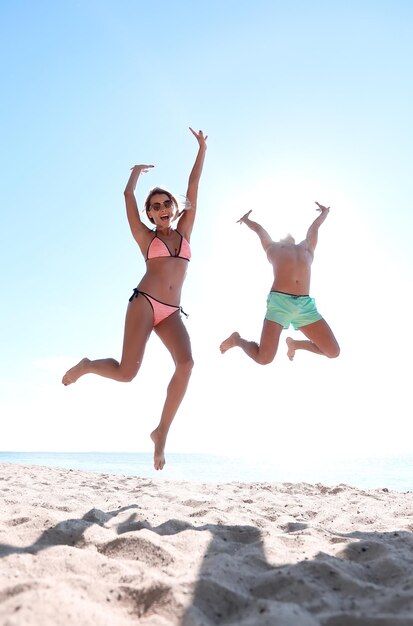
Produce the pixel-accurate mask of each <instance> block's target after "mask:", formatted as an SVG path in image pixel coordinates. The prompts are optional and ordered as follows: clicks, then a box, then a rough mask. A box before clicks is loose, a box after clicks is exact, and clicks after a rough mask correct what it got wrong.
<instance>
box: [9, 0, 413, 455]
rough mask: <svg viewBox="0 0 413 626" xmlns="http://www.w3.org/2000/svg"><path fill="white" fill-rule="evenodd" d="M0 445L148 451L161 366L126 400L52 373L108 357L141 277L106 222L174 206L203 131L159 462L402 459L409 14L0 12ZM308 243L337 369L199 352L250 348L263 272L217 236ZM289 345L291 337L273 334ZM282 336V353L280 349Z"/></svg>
mask: <svg viewBox="0 0 413 626" xmlns="http://www.w3.org/2000/svg"><path fill="white" fill-rule="evenodd" d="M0 7H1V15H0V23H1V26H0V28H1V37H0V64H1V75H2V93H3V95H2V98H1V99H0V112H1V115H0V120H1V121H0V123H1V151H0V165H1V172H2V184H1V186H0V203H1V246H0V254H1V267H2V297H1V302H2V304H1V313H0V315H1V318H0V319H1V326H0V333H1V335H0V339H1V354H2V359H1V374H2V376H1V382H0V391H1V395H0V411H1V414H2V419H3V428H2V444H1V448H2V449H8V450H19V449H22V450H30V449H33V450H41V449H46V450H137V451H145V450H150V449H151V445H150V442H149V440H148V433H149V432H150V430H151V429H152V428H153V427H154V425H155V424H156V422H157V419H158V417H159V413H160V408H161V406H162V403H163V399H164V394H165V388H166V384H167V382H168V380H169V376H170V375H171V363H170V358H169V355H168V354H167V353H165V351H164V350H163V349H162V347H161V346H160V345H159V343H158V340H157V339H156V338H153V339H151V340H150V342H149V345H148V348H147V353H146V357H145V358H146V360H145V363H144V365H143V367H142V370H141V372H140V373H139V375H138V377H137V378H136V379H135V381H133V382H132V383H131V384H130V385H119V384H116V383H114V382H112V381H106V380H101V379H97V378H93V377H85V378H84V379H82V380H81V381H79V383H77V384H76V385H73V386H71V387H70V388H64V387H63V386H62V385H61V383H60V380H61V376H62V374H63V373H64V371H65V370H66V369H67V367H68V366H70V365H72V364H73V363H75V362H77V361H78V360H79V359H80V358H81V357H83V356H89V357H91V358H100V357H105V356H113V357H115V358H119V356H120V350H121V342H122V333H123V321H124V314H125V310H126V305H127V300H128V297H129V295H130V292H131V290H132V288H133V287H134V286H135V285H136V284H137V282H138V279H139V278H140V276H141V275H142V273H143V271H144V263H143V261H142V259H141V258H140V254H139V250H138V248H137V246H136V244H135V242H134V240H133V238H132V236H131V235H130V232H129V227H128V224H127V221H126V217H125V211H124V204H123V189H124V186H125V183H126V180H127V178H128V175H129V168H130V167H131V166H132V165H133V164H135V163H142V162H143V163H153V164H155V166H156V168H155V169H154V170H152V171H151V172H150V173H148V174H146V176H145V177H144V178H142V180H141V181H140V186H139V187H138V190H137V196H138V200H139V201H140V203H141V204H142V200H143V198H144V197H145V195H146V192H147V190H148V189H149V188H150V187H152V186H154V185H156V184H162V185H165V186H167V187H168V188H170V189H171V190H172V191H173V192H175V193H176V194H178V195H179V194H184V193H185V191H186V183H187V177H188V174H189V170H190V168H191V166H192V162H193V159H194V156H195V153H196V142H195V141H194V139H193V137H192V135H191V134H190V132H189V131H188V127H189V126H192V127H194V128H196V129H200V128H201V129H203V130H204V131H205V132H206V133H208V135H209V139H208V144H209V147H208V153H207V157H206V162H205V168H204V174H203V179H202V181H201V187H200V193H199V215H198V217H197V222H196V225H195V230H194V234H193V239H192V242H191V243H192V248H193V260H192V261H191V264H190V269H189V274H188V278H187V282H186V285H185V287H184V294H183V300H182V305H183V307H184V309H185V310H188V311H189V312H190V318H189V320H188V321H187V322H186V323H187V326H188V330H189V332H190V335H191V338H192V343H193V350H194V357H195V361H196V367H195V370H194V374H193V377H192V381H191V384H190V388H189V391H188V394H187V397H186V399H185V400H184V404H183V405H182V408H181V410H180V412H179V414H178V417H177V419H176V421H175V423H174V425H173V428H172V430H171V434H170V439H169V442H168V443H169V448H168V449H169V450H170V451H186V452H190V451H207V452H224V453H233V454H237V453H247V452H249V453H251V454H253V455H264V456H266V457H268V456H270V457H278V456H279V455H281V456H284V457H285V458H286V459H288V460H289V461H290V462H294V463H296V462H297V463H298V462H299V459H300V458H304V457H311V456H314V455H315V456H318V457H320V456H322V455H328V454H330V455H333V456H334V455H338V454H340V455H350V454H361V455H363V454H368V455H372V454H381V453H393V452H398V451H412V443H411V441H412V437H411V435H412V428H411V422H410V419H409V416H410V415H411V401H410V387H411V380H410V379H411V354H412V340H411V334H412V332H411V329H410V323H409V322H410V317H411V311H412V304H413V301H412V293H411V291H412V266H413V256H412V251H411V250H412V246H411V237H412V230H413V229H412V226H413V219H412V209H411V191H410V186H411V164H412V155H411V153H412V139H413V130H412V122H411V112H412V110H413V97H412V84H413V83H412V71H411V60H412V58H413V5H412V3H411V2H410V1H408V0H406V1H401V0H386V1H380V0H374V1H373V0H372V1H368V0H366V1H360V0H357V1H355V0H354V1H352V0H346V1H344V0H341V1H337V2H327V1H325V2H323V1H317V0H311V1H310V0H308V1H303V0H298V1H297V2H291V3H286V2H280V1H278V0H272V1H264V0H256V1H255V2H244V1H243V0H241V1H240V0H223V1H222V0H220V1H216V0H208V2H207V1H203V0H202V1H200V2H193V1H191V2H190V1H188V2H186V1H181V0H177V1H175V2H165V1H161V2H156V3H151V2H140V1H135V2H132V1H119V2H118V1H116V2H115V0H112V1H107V0H96V1H91V0H84V1H78V2H76V1H74V0H73V1H70V2H69V1H67V2H64V1H62V2H51V1H39V2H36V3H33V2H29V1H28V0H27V1H19V0H15V1H14V2H6V1H4V0H3V1H2V2H1V3H0ZM315 200H318V201H319V202H322V203H325V204H329V205H331V212H330V215H329V217H328V220H327V221H326V223H325V224H324V225H323V227H322V230H321V231H320V239H319V246H318V248H317V251H316V259H315V262H314V266H313V282H312V295H313V296H314V297H315V298H316V300H317V304H318V307H319V309H320V312H321V313H322V314H323V315H324V316H325V318H326V319H327V321H328V322H329V323H330V325H331V326H332V327H333V330H334V331H335V334H336V336H337V338H338V340H339V342H340V345H341V349H342V354H341V356H340V358H339V359H337V360H334V361H329V360H327V359H323V358H321V357H317V356H315V355H310V354H305V353H299V354H297V356H296V359H295V361H294V363H290V362H289V361H288V359H287V358H286V356H285V347H284V339H285V337H286V336H287V333H286V332H285V333H283V336H282V340H281V343H280V350H279V354H278V355H277V357H276V360H275V361H274V363H273V364H271V365H269V366H267V367H260V366H257V365H255V364H254V363H252V362H251V361H250V360H248V359H247V358H246V357H245V356H244V355H243V354H242V353H241V351H238V350H232V351H230V352H229V353H227V354H226V355H224V356H222V355H221V354H220V352H219V344H220V342H221V341H222V339H224V338H225V337H226V336H227V335H228V334H229V333H230V332H231V331H233V330H239V331H240V332H241V333H242V334H243V335H245V336H247V337H248V338H250V339H258V338H259V333H260V330H261V324H262V320H263V317H264V314H265V300H266V295H267V292H268V290H269V288H270V285H271V281H272V274H271V268H270V266H269V265H268V263H267V262H266V259H265V256H264V254H263V252H262V250H260V248H259V243H258V240H256V239H254V235H253V233H251V232H248V231H247V229H244V228H240V227H239V226H238V225H236V224H235V221H236V219H238V217H240V215H242V214H243V213H244V212H245V211H246V210H249V209H251V208H252V209H254V214H253V216H254V217H255V219H257V220H258V221H260V222H261V223H262V224H263V225H264V226H265V227H266V228H267V230H269V232H270V233H271V234H272V235H273V237H274V238H278V237H280V236H282V235H283V234H284V233H285V232H286V231H287V230H290V231H292V232H293V234H294V235H296V236H297V237H302V236H304V235H305V232H306V229H307V227H308V225H309V224H310V223H311V221H312V220H313V219H314V218H315V216H316V212H315V205H314V201H315ZM290 334H291V335H292V336H295V335H296V333H290ZM297 336H298V334H297Z"/></svg>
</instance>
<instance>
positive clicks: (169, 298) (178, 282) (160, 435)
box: [62, 128, 207, 470]
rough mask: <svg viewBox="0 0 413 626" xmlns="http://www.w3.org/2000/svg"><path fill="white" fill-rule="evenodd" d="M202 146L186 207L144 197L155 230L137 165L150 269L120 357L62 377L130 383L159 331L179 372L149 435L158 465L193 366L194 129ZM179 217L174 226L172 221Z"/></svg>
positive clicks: (129, 203) (132, 216)
mask: <svg viewBox="0 0 413 626" xmlns="http://www.w3.org/2000/svg"><path fill="white" fill-rule="evenodd" d="M190 131H191V132H192V134H193V135H194V136H195V138H196V139H197V141H198V144H199V149H198V154H197V157H196V159H195V163H194V166H193V168H192V171H191V174H190V176H189V181H188V190H187V194H186V199H187V207H186V208H185V210H184V211H183V212H182V213H179V212H178V203H177V201H176V199H175V198H174V196H173V195H172V194H171V193H170V192H169V191H166V190H165V189H161V188H159V187H155V188H154V189H152V190H151V191H150V193H149V195H148V197H147V198H146V201H145V210H146V215H147V217H148V219H149V221H150V222H152V224H154V225H155V229H154V230H151V229H150V228H148V226H146V225H145V224H144V223H143V222H142V221H141V218H140V215H139V210H138V206H137V203H136V199H135V194H134V191H135V187H136V183H137V181H138V178H139V176H140V174H141V173H143V172H147V171H148V170H149V169H150V168H152V167H153V165H135V166H134V167H133V168H132V172H131V175H130V178H129V180H128V183H127V185H126V188H125V202H126V213H127V216H128V220H129V225H130V228H131V231H132V235H133V236H134V238H135V240H136V242H137V244H138V246H139V248H140V250H141V252H142V254H143V256H144V258H145V260H146V273H145V275H144V276H143V278H142V280H141V281H140V283H139V284H138V286H137V287H136V288H135V289H134V290H133V294H132V296H131V298H130V300H129V306H128V309H127V312H126V321H125V334H124V339H123V352H122V358H121V361H120V362H118V361H116V360H115V359H98V360H95V361H91V360H89V359H87V358H85V359H82V360H81V361H80V362H79V363H78V364H77V365H75V366H74V367H72V368H71V369H70V370H68V371H67V372H66V374H65V375H64V376H63V380H62V382H63V384H64V385H70V384H71V383H74V382H76V381H77V380H78V378H80V377H81V376H84V375H85V374H98V375H99V376H104V377H106V378H112V379H113V380H118V381H121V382H129V381H131V380H132V379H133V378H134V377H135V376H136V374H137V373H138V371H139V368H140V365H141V363H142V359H143V355H144V352H145V346H146V343H147V341H148V339H149V336H150V334H151V332H152V330H155V332H156V334H157V335H158V337H159V338H160V339H161V340H162V342H163V343H164V345H165V346H166V348H167V349H168V350H169V352H170V353H171V356H172V359H173V360H174V363H175V372H174V375H173V376H172V379H171V381H170V383H169V385H168V389H167V395H166V400H165V404H164V407H163V411H162V415H161V419H160V422H159V424H158V426H157V427H156V428H155V430H154V431H153V432H152V433H151V439H152V441H153V443H154V445H155V453H154V466H155V469H157V470H160V469H162V468H163V467H164V465H165V454H164V450H165V442H166V438H167V435H168V431H169V428H170V426H171V423H172V421H173V419H174V417H175V415H176V412H177V410H178V408H179V406H180V404H181V402H182V399H183V397H184V395H185V392H186V389H187V386H188V382H189V378H190V376H191V371H192V367H193V360H192V352H191V343H190V339H189V335H188V332H187V330H186V327H185V325H184V323H183V321H182V318H181V312H183V311H182V308H181V305H180V302H181V291H182V285H183V282H184V280H185V276H186V272H187V268H188V262H189V259H190V258H191V250H190V247H189V241H190V238H191V232H192V228H193V225H194V220H195V213H196V204H197V196H198V185H199V180H200V178H201V173H202V168H203V164H204V158H205V152H206V139H207V137H204V135H203V132H202V131H201V130H200V131H199V132H198V133H197V132H195V131H194V130H192V128H190ZM176 218H179V219H178V222H177V226H176V229H173V228H172V223H173V221H174V220H175V219H176Z"/></svg>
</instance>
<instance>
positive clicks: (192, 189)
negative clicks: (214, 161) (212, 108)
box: [178, 128, 208, 241]
mask: <svg viewBox="0 0 413 626" xmlns="http://www.w3.org/2000/svg"><path fill="white" fill-rule="evenodd" d="M189 130H190V131H191V133H192V134H193V135H194V137H195V138H196V140H197V142H198V145H199V149H198V153H197V155H196V159H195V163H194V165H193V167H192V170H191V173H190V175H189V180H188V189H187V192H186V200H187V203H188V207H187V209H186V210H185V211H184V213H183V215H182V216H181V218H180V219H179V222H178V230H179V231H180V232H181V233H182V234H183V235H184V237H185V238H186V239H188V241H189V238H190V236H191V232H192V228H193V225H194V221H195V214H196V205H197V199H198V186H199V180H200V178H201V174H202V168H203V166H204V159H205V152H206V149H207V145H206V140H207V139H208V135H207V136H206V137H204V133H203V132H202V130H200V131H199V132H196V131H194V130H193V129H192V128H190V129H189Z"/></svg>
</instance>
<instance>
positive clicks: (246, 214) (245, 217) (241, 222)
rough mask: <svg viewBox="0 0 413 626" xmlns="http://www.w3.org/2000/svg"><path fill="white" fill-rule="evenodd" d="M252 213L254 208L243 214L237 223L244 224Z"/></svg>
mask: <svg viewBox="0 0 413 626" xmlns="http://www.w3.org/2000/svg"><path fill="white" fill-rule="evenodd" d="M250 213H252V209H251V211H248V213H245V215H243V216H242V217H240V219H239V220H237V224H243V223H245V222H246V220H247V219H248V216H249V214H250Z"/></svg>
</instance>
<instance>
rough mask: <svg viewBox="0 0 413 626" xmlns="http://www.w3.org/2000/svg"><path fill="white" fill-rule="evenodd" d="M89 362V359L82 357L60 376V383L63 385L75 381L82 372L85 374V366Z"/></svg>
mask: <svg viewBox="0 0 413 626" xmlns="http://www.w3.org/2000/svg"><path fill="white" fill-rule="evenodd" d="M89 363H90V359H86V358H84V359H82V360H81V361H79V363H78V364H77V365H75V366H74V367H72V368H71V369H70V370H67V372H66V374H65V375H64V376H63V378H62V383H63V384H64V385H71V384H72V383H75V382H76V381H77V379H78V378H80V377H81V376H83V374H87V366H88V365H89Z"/></svg>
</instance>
